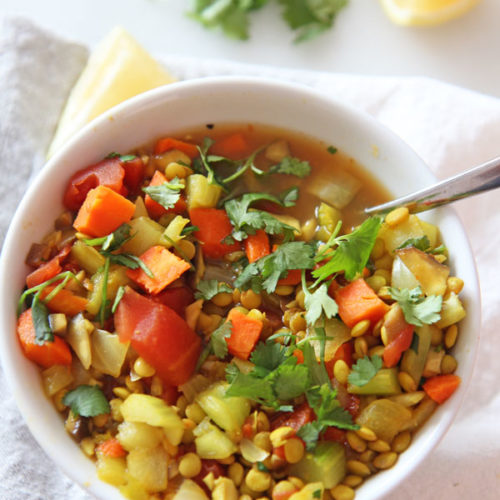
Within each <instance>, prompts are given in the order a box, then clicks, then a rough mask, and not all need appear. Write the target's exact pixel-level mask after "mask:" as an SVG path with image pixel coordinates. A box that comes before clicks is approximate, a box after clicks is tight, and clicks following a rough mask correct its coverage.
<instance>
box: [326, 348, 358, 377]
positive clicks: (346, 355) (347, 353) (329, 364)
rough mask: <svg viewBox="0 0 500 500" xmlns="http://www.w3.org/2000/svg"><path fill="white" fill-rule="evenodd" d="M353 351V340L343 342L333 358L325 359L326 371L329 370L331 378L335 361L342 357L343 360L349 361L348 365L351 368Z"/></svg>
mask: <svg viewBox="0 0 500 500" xmlns="http://www.w3.org/2000/svg"><path fill="white" fill-rule="evenodd" d="M352 351H353V344H352V342H350V341H349V342H344V343H343V344H341V345H340V346H339V347H338V348H337V350H336V351H335V354H334V356H333V358H332V359H330V360H328V361H325V367H326V371H327V372H328V375H329V376H330V378H333V367H334V366H335V363H336V362H337V361H338V360H339V359H341V360H342V361H345V362H346V363H347V366H349V368H351V366H352V361H353V360H352Z"/></svg>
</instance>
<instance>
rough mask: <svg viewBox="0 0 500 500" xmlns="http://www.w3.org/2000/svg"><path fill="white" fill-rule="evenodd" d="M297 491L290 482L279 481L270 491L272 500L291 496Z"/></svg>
mask: <svg viewBox="0 0 500 500" xmlns="http://www.w3.org/2000/svg"><path fill="white" fill-rule="evenodd" d="M296 491H297V488H296V487H295V485H294V484H293V483H292V482H290V481H286V480H284V481H280V482H279V483H276V484H275V485H274V488H273V491H272V498H273V500H276V499H279V498H283V497H284V496H285V495H286V494H293V493H295V492H296Z"/></svg>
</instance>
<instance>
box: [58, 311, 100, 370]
mask: <svg viewBox="0 0 500 500" xmlns="http://www.w3.org/2000/svg"><path fill="white" fill-rule="evenodd" d="M93 331H94V325H93V324H92V323H91V322H90V321H89V320H88V319H85V318H84V317H83V314H82V313H80V314H77V315H76V316H75V317H74V318H73V319H72V320H71V321H70V323H69V328H68V333H67V334H66V337H65V339H66V341H67V342H68V343H69V345H70V346H71V347H72V348H73V351H75V354H76V355H77V356H78V359H79V360H80V362H81V363H82V365H83V367H84V368H85V369H86V370H88V369H89V368H90V365H91V363H92V350H91V347H90V334H91V333H92V332H93Z"/></svg>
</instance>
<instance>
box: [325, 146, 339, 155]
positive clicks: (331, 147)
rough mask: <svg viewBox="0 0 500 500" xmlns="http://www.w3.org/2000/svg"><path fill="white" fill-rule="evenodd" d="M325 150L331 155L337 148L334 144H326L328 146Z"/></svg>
mask: <svg viewBox="0 0 500 500" xmlns="http://www.w3.org/2000/svg"><path fill="white" fill-rule="evenodd" d="M326 150H327V151H328V152H329V153H330V154H331V155H334V154H335V153H336V152H337V151H338V149H337V148H336V147H335V146H328V147H327V148H326Z"/></svg>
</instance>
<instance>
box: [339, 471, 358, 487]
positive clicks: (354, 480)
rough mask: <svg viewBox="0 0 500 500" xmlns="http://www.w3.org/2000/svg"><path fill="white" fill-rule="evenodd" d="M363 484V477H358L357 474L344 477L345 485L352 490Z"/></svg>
mask: <svg viewBox="0 0 500 500" xmlns="http://www.w3.org/2000/svg"><path fill="white" fill-rule="evenodd" d="M362 482H363V478H362V477H361V476H356V475H355V474H348V475H347V476H346V477H344V481H343V483H344V484H345V485H347V486H350V487H351V488H356V486H359V485H360V484H361V483H362Z"/></svg>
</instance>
